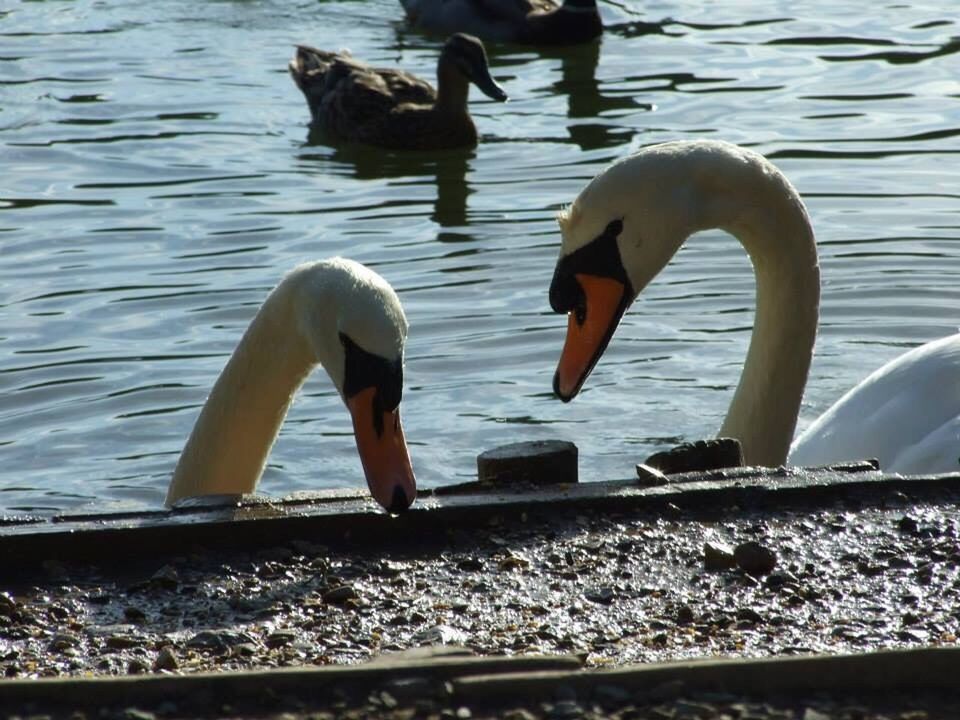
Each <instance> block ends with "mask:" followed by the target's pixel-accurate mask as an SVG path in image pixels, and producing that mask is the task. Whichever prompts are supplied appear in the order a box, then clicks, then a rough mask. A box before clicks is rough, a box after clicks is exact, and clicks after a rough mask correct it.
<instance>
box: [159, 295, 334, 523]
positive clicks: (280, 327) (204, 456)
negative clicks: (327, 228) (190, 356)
mask: <svg viewBox="0 0 960 720" xmlns="http://www.w3.org/2000/svg"><path fill="white" fill-rule="evenodd" d="M290 285H291V283H289V282H288V283H281V285H279V286H278V287H277V288H276V289H275V290H274V291H273V292H272V293H271V294H270V296H269V297H268V298H267V300H266V301H265V302H264V304H263V305H262V306H261V308H260V310H259V312H258V313H257V315H256V316H255V317H254V319H253V320H252V321H251V323H250V326H249V327H248V328H247V331H246V332H245V333H244V335H243V338H242V339H241V340H240V343H239V345H237V348H236V350H235V351H234V353H233V355H231V357H230V359H229V360H228V361H227V364H226V366H225V367H224V368H223V371H222V372H221V373H220V376H219V378H217V381H216V383H215V384H214V386H213V390H212V391H211V392H210V396H209V397H208V398H207V401H206V403H205V405H204V406H203V409H202V410H201V411H200V416H199V417H198V419H197V422H196V424H195V425H194V428H193V431H192V433H191V434H190V438H189V439H188V440H187V444H186V446H185V447H184V449H183V452H182V453H181V455H180V460H179V461H178V463H177V467H176V469H175V470H174V475H173V481H172V482H171V485H170V490H169V492H168V494H167V504H172V503H173V502H176V500H177V499H179V498H182V497H188V496H190V495H195V494H198V493H197V492H196V491H197V490H198V488H200V487H201V486H202V488H203V494H218V493H231V494H233V493H248V492H252V491H253V490H254V488H255V487H256V484H257V481H258V480H259V479H260V475H261V473H262V472H263V468H264V465H265V464H266V461H267V457H268V455H269V454H270V449H271V447H272V446H273V443H274V440H275V439H276V437H277V433H278V432H279V430H280V426H281V425H282V424H283V420H284V418H285V417H286V414H287V410H288V409H289V407H290V403H291V402H292V400H293V397H294V395H295V394H296V392H297V390H298V389H299V388H300V386H301V385H302V384H303V381H304V380H305V379H306V377H307V375H309V374H310V371H311V370H312V369H313V368H314V367H315V366H316V364H317V360H316V357H315V354H314V352H313V351H312V349H311V347H310V345H309V343H308V341H307V340H306V338H305V337H304V336H303V334H302V333H301V332H299V331H298V330H299V329H298V328H296V327H295V325H296V322H297V319H296V317H297V316H296V312H295V308H294V300H295V292H294V290H293V289H292V288H291V287H290Z"/></svg>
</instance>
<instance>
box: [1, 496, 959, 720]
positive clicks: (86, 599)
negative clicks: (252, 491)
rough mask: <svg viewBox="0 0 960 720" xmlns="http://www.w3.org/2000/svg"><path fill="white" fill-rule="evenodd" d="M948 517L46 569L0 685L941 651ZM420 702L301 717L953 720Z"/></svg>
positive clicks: (908, 512)
mask: <svg viewBox="0 0 960 720" xmlns="http://www.w3.org/2000/svg"><path fill="white" fill-rule="evenodd" d="M958 502H960V494H958V493H956V492H948V491H942V492H939V493H937V494H936V495H935V496H931V495H930V494H925V495H924V497H922V498H920V499H912V498H911V497H909V496H907V495H906V494H904V493H901V492H897V493H893V494H888V495H887V496H886V497H885V498H884V499H883V500H880V501H877V502H868V501H864V500H863V499H859V498H858V499H847V500H834V501H831V502H829V503H827V504H826V505H825V506H822V507H813V508H811V507H803V506H796V507H782V508H779V509H776V510H773V511H771V510H769V509H764V510H752V511H751V510H744V509H742V508H736V509H733V510H731V509H730V508H718V509H717V510H709V509H703V508H700V509H683V508H681V507H679V506H670V507H669V508H668V510H667V512H666V513H664V512H649V511H631V512H598V511H595V510H590V509H585V510H582V511H581V510H575V509H562V508H561V509H558V508H545V509H544V510H543V511H535V512H527V513H524V514H523V515H521V516H519V517H517V518H510V519H509V520H508V519H505V517H503V516H501V515H498V514H496V513H493V514H491V515H490V517H489V518H488V521H487V523H486V527H485V528H484V529H483V530H482V531H477V530H475V529H472V528H465V529H463V528H461V529H458V528H456V527H450V528H448V529H447V531H446V532H445V533H441V534H437V535H433V536H430V537H405V538H398V539H397V541H396V542H395V543H392V544H391V546H389V547H358V548H351V547H350V545H349V541H348V542H346V543H344V544H338V545H337V546H324V545H319V544H316V543H312V542H310V541H305V540H299V541H293V542H290V543H286V544H283V545H280V546H272V547H264V548H263V549H261V550H260V551H258V552H256V553H254V554H252V555H250V554H247V553H239V552H238V553H232V554H231V553H226V554H224V553H219V552H218V553H209V552H206V551H204V550H203V549H201V548H198V549H197V550H196V551H195V552H193V553H190V554H184V555H181V556H176V557H171V558H163V559H160V560H157V561H156V562H151V560H150V559H149V558H142V560H141V562H140V563H138V564H137V565H136V566H134V567H126V568H124V569H123V570H122V571H121V570H120V569H117V568H111V567H110V566H109V564H104V563H103V562H100V563H98V564H95V565H89V566H83V567H81V566H79V565H78V564H76V563H71V564H70V565H69V566H67V565H66V564H60V563H57V562H47V563H46V565H45V567H44V568H43V572H42V574H41V575H38V576H36V577H34V578H32V579H31V581H30V584H26V585H25V584H22V583H18V582H17V580H16V578H7V579H6V580H5V581H4V586H5V588H4V592H2V593H0V669H2V672H3V674H4V675H5V676H6V677H7V678H38V677H71V676H73V677H91V676H121V675H140V674H151V673H157V674H165V673H166V674H190V673H196V672H200V671H224V670H242V669H255V668H256V669H262V668H277V667H292V666H312V665H317V666H323V665H333V664H355V663H361V662H363V661H366V660H369V659H371V658H375V657H378V656H381V655H383V654H385V653H389V652H394V651H402V650H407V649H410V648H416V647H420V646H462V647H464V648H467V649H469V650H470V651H472V652H475V653H478V654H484V655H506V656H510V655H526V654H574V655H577V656H579V657H580V658H581V659H582V661H583V663H584V665H585V666H586V667H589V668H605V667H617V666H623V665H627V664H631V663H660V662H664V661H671V660H682V659H689V658H703V657H768V656H790V655H800V654H806V653H828V654H836V653H851V652H853V653H856V652H866V651H873V650H878V649H882V648H909V647H928V646H942V645H946V646H950V645H956V643H957V634H958V632H960V574H958V567H960V537H958V532H960V528H958V525H960V519H958V517H960V516H958V513H957V506H958ZM440 692H441V693H442V688H441V690H440ZM430 698H432V699H430ZM427 699H430V702H433V703H434V705H432V706H430V707H427V705H425V704H423V703H421V706H417V705H416V703H414V704H413V705H407V706H404V705H403V703H398V704H397V705H393V704H392V703H391V701H390V700H385V699H384V698H383V697H381V698H380V700H379V701H378V700H377V699H376V697H374V698H373V699H372V700H371V699H370V698H369V697H365V698H362V699H359V700H358V699H353V700H350V699H348V698H341V699H340V700H339V701H338V705H337V706H336V707H330V708H327V709H326V710H325V711H324V712H322V713H320V714H314V715H309V716H310V717H314V718H316V719H318V720H320V719H322V720H334V719H335V718H354V717H356V718H359V717H395V718H397V720H409V719H410V718H412V717H433V716H434V714H435V715H436V717H438V718H441V720H467V719H468V718H469V717H471V714H470V713H473V712H474V711H476V712H477V713H480V715H478V716H490V717H494V716H497V717H509V718H511V720H530V718H540V717H544V718H562V717H579V716H585V717H591V716H596V717H598V718H599V717H617V718H623V720H641V719H645V718H658V719H665V718H678V719H679V718H700V717H704V718H706V717H717V718H721V717H723V718H741V719H744V720H745V719H746V718H757V719H758V720H759V719H762V718H785V719H786V718H799V719H802V720H822V719H823V718H864V719H867V718H871V719H872V718H880V717H886V718H902V719H904V720H907V719H909V720H923V718H927V717H930V718H933V717H945V718H946V717H954V718H955V717H960V712H954V714H952V715H951V714H936V713H937V712H941V713H945V712H947V709H948V708H947V705H946V702H947V700H942V699H941V700H937V701H936V703H934V702H933V701H932V700H930V699H929V698H927V700H924V701H923V702H925V703H926V706H927V707H923V706H922V705H921V706H916V704H915V703H914V705H913V706H911V704H910V703H911V701H909V699H906V698H900V699H899V700H898V699H896V698H892V699H891V698H888V699H885V700H884V701H883V703H882V705H883V710H882V712H881V711H879V710H878V711H877V712H873V711H872V710H870V708H869V707H868V706H865V705H863V704H862V698H861V699H860V700H858V701H856V702H855V701H854V700H850V701H849V703H848V706H844V705H842V703H841V701H840V700H838V699H836V698H830V699H825V700H824V701H823V703H825V704H824V707H828V708H830V709H829V710H824V709H823V708H820V709H817V708H818V706H817V705H816V703H813V704H808V705H806V706H805V707H799V706H798V705H796V703H793V704H792V705H791V704H790V701H788V700H786V699H779V700H777V701H776V702H773V704H771V701H767V700H765V701H764V702H760V703H759V704H758V703H754V704H753V705H751V704H750V702H749V701H748V700H745V699H743V698H724V697H715V698H709V697H708V698H706V699H704V698H700V699H699V700H697V699H695V698H673V699H670V700H669V701H660V700H656V699H653V700H651V698H649V697H647V696H645V697H644V698H641V699H639V700H638V699H637V698H634V697H632V696H621V695H617V693H616V691H611V694H610V696H609V697H607V698H605V699H604V698H600V699H599V700H598V699H596V698H592V699H589V701H586V700H584V699H582V698H575V697H568V698H563V697H561V698H558V699H557V700H556V701H555V702H553V703H548V704H547V705H549V707H548V706H547V705H543V704H540V705H536V706H531V707H525V708H499V709H496V710H490V711H484V710H483V709H482V708H480V707H477V708H464V709H462V710H461V709H459V708H453V707H445V706H444V703H443V698H442V697H439V698H437V697H434V696H430V697H429V698H426V699H425V698H423V697H421V698H420V700H422V701H423V702H426V700H427ZM641 701H642V702H641ZM664 702H666V705H664ZM677 702H681V703H682V702H688V703H693V702H701V703H707V705H708V706H710V707H712V708H713V709H712V710H703V708H701V710H702V712H701V710H696V709H695V708H694V707H693V706H692V705H689V706H684V707H682V708H678V707H676V706H675V703H677ZM858 702H860V703H861V704H857V703H858ZM563 703H567V704H566V705H564V704H563ZM570 703H573V704H574V705H576V706H577V707H578V708H579V710H578V711H577V712H578V713H579V715H578V714H576V713H575V712H574V708H573V705H571V704H570ZM670 703H674V705H672V706H671V705H670ZM711 703H712V704H711ZM850 703H852V704H850ZM898 703H899V705H898ZM755 705H756V707H755ZM934 705H936V706H937V707H939V708H940V709H939V710H937V709H936V708H935V707H934ZM594 706H596V707H594ZM758 707H765V708H766V709H763V710H758V709H757V708H758ZM418 708H419V709H418ZM431 708H433V709H431ZM591 708H593V709H591ZM671 708H672V709H671ZM844 708H846V709H844ZM945 708H947V709H945ZM168 709H169V708H168ZM172 709H173V710H175V707H174V708H172ZM894 711H895V712H894ZM484 712H487V714H486V715H484V714H483V713H484ZM884 712H886V713H887V714H883V713H884ZM890 712H894V714H889V713H890ZM931 712H932V713H934V714H930V713H931ZM450 713H453V714H450ZM491 713H492V714H491ZM591 713H592V715H591ZM817 713H820V714H819V715H818V714H817ZM923 713H927V714H923ZM170 716H171V717H173V716H174V715H170ZM241 716H243V717H246V715H237V717H241ZM0 717H2V714H0ZM251 717H252V716H251ZM264 717H266V716H264ZM291 717H307V714H302V713H301V715H296V714H294V715H293V716H291Z"/></svg>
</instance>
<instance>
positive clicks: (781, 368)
mask: <svg viewBox="0 0 960 720" xmlns="http://www.w3.org/2000/svg"><path fill="white" fill-rule="evenodd" d="M558 219H559V223H560V229H561V234H562V242H561V249H560V258H559V260H558V262H557V266H556V270H555V271H554V276H553V281H552V283H551V285H550V304H551V306H552V307H553V309H554V310H555V311H556V312H558V313H568V323H567V337H566V341H565V343H564V347H563V351H562V354H561V357H560V361H559V364H558V367H557V372H556V375H555V376H554V392H555V393H556V394H557V395H558V396H559V397H560V398H561V399H562V400H564V401H565V402H566V401H569V400H570V399H572V398H573V397H574V396H575V395H576V394H577V392H578V391H579V390H580V387H581V386H582V384H583V382H584V381H585V380H586V378H587V376H588V375H589V374H590V371H591V370H592V369H593V366H594V365H595V364H596V362H597V360H598V359H599V358H600V356H601V355H602V354H603V351H604V350H605V349H606V346H607V343H608V342H609V341H610V338H611V337H612V335H613V333H614V330H616V327H617V324H618V323H619V321H620V318H621V317H622V315H623V313H624V312H625V311H626V309H627V307H629V305H630V304H631V303H632V302H633V300H634V299H635V298H636V297H637V295H638V294H639V293H640V292H641V291H642V290H643V288H644V287H646V285H647V283H649V282H650V281H651V280H652V279H653V278H654V277H655V276H656V275H657V273H659V272H660V271H661V270H662V269H663V268H664V266H665V265H666V264H667V263H668V262H669V260H670V259H671V258H672V257H673V255H674V253H675V252H676V251H677V250H678V249H679V248H680V246H681V245H682V244H683V242H684V241H685V240H686V238H687V237H688V236H689V235H691V234H692V233H695V232H697V231H700V230H706V229H709V228H720V229H722V230H725V231H727V232H729V233H730V234H732V235H734V236H735V237H737V238H738V239H739V240H740V242H741V243H742V244H743V246H744V248H745V249H746V251H747V253H748V254H749V256H750V259H751V261H752V263H753V267H754V272H755V275H756V281H757V302H756V316H755V321H754V329H753V335H752V337H751V340H750V347H749V349H748V351H747V358H746V361H745V363H744V366H743V372H742V375H741V377H740V382H739V384H738V385H737V389H736V391H735V392H734V395H733V400H732V402H731V404H730V409H729V411H728V413H727V417H726V419H725V420H724V422H723V425H722V426H721V428H720V433H719V434H720V435H721V436H725V437H735V438H737V439H738V440H740V442H741V444H742V446H743V452H744V459H745V461H746V462H747V463H749V464H753V465H766V466H778V465H781V464H783V463H784V462H785V461H786V460H787V456H788V452H789V455H790V458H789V459H790V462H792V463H795V464H803V465H819V464H826V463H831V462H839V461H843V460H850V459H858V458H864V457H875V458H877V459H878V460H879V461H880V465H881V468H883V469H884V470H885V471H887V472H903V473H918V472H926V473H929V472H955V471H958V470H960V334H957V335H951V336H949V337H946V338H944V339H942V340H938V341H935V342H932V343H929V344H927V345H924V346H922V347H920V348H916V349H914V350H912V351H910V352H908V353H906V354H905V355H903V356H901V357H900V358H898V359H896V360H894V361H893V362H891V363H889V364H887V365H885V366H884V367H882V368H880V369H879V370H877V371H876V372H875V373H873V374H872V375H871V376H870V377H868V378H867V379H866V380H865V381H863V382H862V383H861V384H859V385H857V386H856V387H855V388H854V389H853V390H851V391H850V392H849V393H847V394H846V395H845V396H844V397H843V398H841V399H840V400H839V401H838V402H837V404H836V405H835V406H834V407H833V408H831V409H830V410H828V411H827V412H826V413H825V414H824V415H823V416H822V417H821V418H820V419H819V420H817V421H816V422H814V423H813V424H812V425H811V426H810V427H809V428H808V429H807V430H806V432H804V433H803V434H802V435H801V436H800V437H799V438H797V440H796V441H795V442H794V443H793V445H792V447H791V438H792V437H793V433H794V429H795V426H796V422H797V414H798V412H799V409H800V401H801V397H802V395H803V388H804V385H805V383H806V379H807V372H808V370H809V367H810V360H811V358H812V356H813V346H814V340H815V337H816V332H817V317H818V306H819V300H820V269H819V265H818V262H817V250H816V244H815V241H814V235H813V230H812V228H811V226H810V221H809V218H808V217H807V212H806V209H805V208H804V205H803V202H802V201H801V199H800V196H799V195H798V194H797V192H796V190H794V188H793V187H792V185H791V184H790V182H789V181H788V180H787V179H786V178H785V177H784V176H783V175H782V174H781V173H780V171H779V170H777V168H775V167H774V166H773V165H772V164H771V163H770V162H768V161H767V160H765V159H764V158H763V157H761V156H760V155H758V154H756V153H754V152H751V151H749V150H745V149H743V148H739V147H737V146H735V145H730V144H728V143H722V142H715V141H694V142H675V143H665V144H662V145H657V146H654V147H650V148H646V149H644V150H642V151H641V152H639V153H637V154H636V155H633V156H631V157H629V158H625V159H623V160H621V161H619V162H616V163H614V164H613V165H612V166H610V167H609V168H607V169H606V170H604V171H603V172H602V173H600V174H599V175H598V176H597V177H595V178H594V179H593V180H592V181H591V182H590V183H589V184H588V185H587V186H586V187H585V188H584V189H583V190H582V191H581V192H580V195H579V196H578V197H577V199H576V200H574V202H573V205H571V206H570V207H569V208H568V209H566V210H564V211H563V212H561V213H560V215H559V218H558Z"/></svg>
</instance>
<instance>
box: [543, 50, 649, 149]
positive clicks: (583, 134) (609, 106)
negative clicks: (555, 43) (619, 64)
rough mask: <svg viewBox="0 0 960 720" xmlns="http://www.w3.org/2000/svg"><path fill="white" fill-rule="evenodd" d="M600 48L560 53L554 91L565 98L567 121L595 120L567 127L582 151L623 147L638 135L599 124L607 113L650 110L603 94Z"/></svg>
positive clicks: (621, 97)
mask: <svg viewBox="0 0 960 720" xmlns="http://www.w3.org/2000/svg"><path fill="white" fill-rule="evenodd" d="M601 48H602V44H601V43H600V42H593V43H588V44H586V45H576V46H573V47H568V48H563V52H562V53H559V52H558V53H557V54H558V55H559V58H560V79H559V80H558V81H557V82H555V83H554V84H553V86H552V87H553V90H554V92H556V93H557V94H563V95H566V97H567V117H568V118H570V119H571V120H577V119H580V118H590V119H591V120H593V122H574V123H569V124H568V125H567V132H568V133H569V134H570V139H571V140H573V142H574V143H576V144H577V145H579V146H580V149H581V150H596V149H598V148H605V147H615V146H617V145H624V144H627V143H629V142H630V140H631V139H632V138H633V136H634V134H635V133H636V131H635V130H634V129H632V128H624V127H618V126H616V125H611V124H608V123H605V122H596V120H597V119H598V118H600V116H601V115H603V114H604V113H609V112H612V111H617V110H619V111H625V110H635V109H638V108H643V107H645V108H646V109H648V110H649V109H651V106H650V105H646V106H645V105H643V104H642V103H639V102H637V101H636V99H634V98H633V97H632V96H631V95H628V94H623V93H620V94H617V93H607V94H604V93H603V92H601V90H600V87H601V85H600V81H599V80H597V66H598V65H599V63H600V53H601ZM558 50H559V49H558ZM554 52H556V51H554ZM545 56H547V57H549V56H550V52H549V51H548V52H547V53H545Z"/></svg>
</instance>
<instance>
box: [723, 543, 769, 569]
mask: <svg viewBox="0 0 960 720" xmlns="http://www.w3.org/2000/svg"><path fill="white" fill-rule="evenodd" d="M733 557H734V559H735V560H736V561H737V567H739V568H740V569H741V570H743V571H744V572H746V573H749V574H750V575H766V574H767V573H769V572H770V571H771V570H773V568H774V567H776V564H777V554H776V553H775V552H774V551H773V550H771V549H770V548H768V547H766V546H765V545H761V544H760V543H759V542H756V541H755V540H750V541H748V542H744V543H740V544H739V545H737V547H736V548H735V549H734V551H733Z"/></svg>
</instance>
